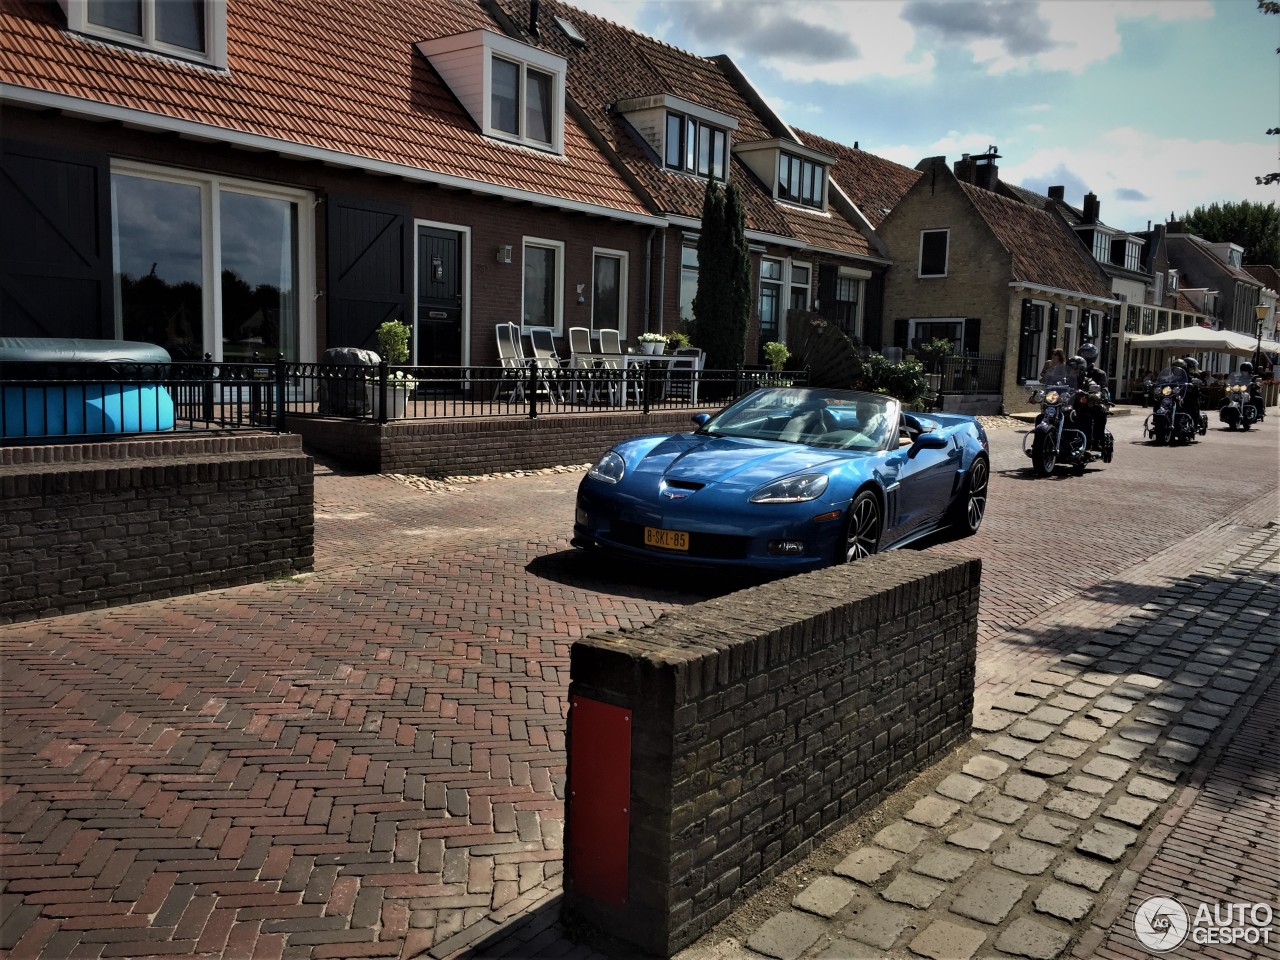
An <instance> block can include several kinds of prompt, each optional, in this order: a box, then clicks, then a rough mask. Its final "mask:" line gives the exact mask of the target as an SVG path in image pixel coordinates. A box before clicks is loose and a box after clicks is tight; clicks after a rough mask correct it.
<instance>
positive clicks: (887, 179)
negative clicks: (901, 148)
mask: <svg viewBox="0 0 1280 960" xmlns="http://www.w3.org/2000/svg"><path fill="white" fill-rule="evenodd" d="M796 133H797V134H798V135H799V137H800V139H801V140H803V141H804V142H805V144H806V145H807V146H810V147H812V148H813V149H815V150H821V151H822V152H823V153H827V154H830V155H831V156H833V157H835V158H836V163H835V166H834V167H832V169H831V176H832V177H833V178H834V179H835V181H836V183H838V184H839V185H840V189H841V190H843V191H844V192H845V195H846V196H848V197H849V199H850V200H852V201H853V202H854V203H855V204H856V205H857V207H858V209H859V210H861V211H862V215H863V216H864V217H866V218H867V222H868V223H870V224H871V226H872V227H875V228H878V227H879V226H880V224H881V223H882V222H883V221H884V218H885V217H886V216H887V215H888V212H889V211H890V210H892V209H893V208H894V207H895V206H896V205H897V203H898V201H899V200H901V199H902V197H903V195H904V194H905V193H906V192H907V191H908V190H910V189H911V185H912V184H914V183H915V182H916V181H917V180H919V179H920V176H921V173H920V171H919V170H915V169H913V168H911V167H904V166H903V165H902V164H900V163H894V162H893V161H892V160H885V159H884V158H883V157H877V156H876V155H875V154H873V153H867V152H866V151H863V150H859V149H858V148H857V147H848V146H845V145H844V144H842V143H837V142H836V141H835V140H828V139H827V138H826V137H820V136H818V135H817V134H816V133H808V132H806V131H804V130H797V131H796Z"/></svg>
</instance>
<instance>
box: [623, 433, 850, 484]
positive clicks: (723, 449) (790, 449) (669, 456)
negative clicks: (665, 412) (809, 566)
mask: <svg viewBox="0 0 1280 960" xmlns="http://www.w3.org/2000/svg"><path fill="white" fill-rule="evenodd" d="M637 453H639V451H637ZM866 456H867V454H865V453H861V452H856V451H839V452H836V451H827V450H815V449H813V448H812V447H805V446H800V445H798V444H794V443H779V442H775V441H771V440H748V439H743V438H740V437H706V436H699V435H697V434H680V435H677V436H673V437H667V438H665V439H663V440H661V441H659V442H658V443H657V444H656V445H654V446H653V447H651V448H650V449H649V450H647V451H645V452H643V453H641V455H640V456H639V457H638V458H637V459H636V460H634V461H633V462H632V463H631V468H630V470H629V471H628V473H629V474H630V476H632V477H633V478H635V479H636V480H637V481H641V482H643V480H649V481H652V480H655V479H660V480H666V481H668V482H671V481H677V482H681V483H687V484H696V485H698V486H706V485H709V484H713V483H714V484H721V485H724V486H741V487H744V488H752V487H757V486H759V485H760V484H762V483H767V482H768V481H770V480H774V479H776V478H778V477H786V476H790V475H791V474H795V473H804V472H806V471H812V472H815V473H827V472H829V471H830V470H831V469H832V468H834V467H839V466H842V465H844V464H847V463H848V462H849V461H850V460H853V459H862V458H864V457H866ZM642 478H643V480H642Z"/></svg>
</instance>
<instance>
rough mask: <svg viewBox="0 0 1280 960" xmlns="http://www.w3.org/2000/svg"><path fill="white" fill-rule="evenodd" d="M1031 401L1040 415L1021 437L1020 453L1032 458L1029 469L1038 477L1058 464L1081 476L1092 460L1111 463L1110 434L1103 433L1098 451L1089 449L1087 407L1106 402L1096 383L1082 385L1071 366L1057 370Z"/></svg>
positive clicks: (1090, 415)
mask: <svg viewBox="0 0 1280 960" xmlns="http://www.w3.org/2000/svg"><path fill="white" fill-rule="evenodd" d="M1030 399H1031V402H1032V403H1039V404H1040V405H1041V406H1040V416H1038V417H1037V418H1036V425H1035V428H1034V429H1033V430H1032V431H1031V432H1029V433H1028V434H1027V435H1026V436H1024V437H1023V438H1022V452H1023V453H1025V454H1026V455H1027V456H1028V457H1030V458H1031V469H1032V470H1034V471H1035V473H1036V475H1037V476H1040V477H1047V476H1049V474H1051V473H1053V471H1054V470H1055V469H1056V468H1057V467H1058V465H1059V464H1062V465H1064V466H1067V467H1069V468H1070V469H1071V471H1072V472H1073V473H1076V474H1081V473H1084V468H1085V467H1086V466H1088V465H1089V464H1090V463H1092V462H1093V461H1095V460H1101V461H1102V462H1103V463H1110V462H1111V457H1112V454H1113V453H1114V451H1115V439H1114V438H1113V437H1112V436H1111V431H1110V430H1104V431H1103V434H1102V437H1101V438H1100V439H1099V442H1098V443H1097V447H1098V449H1097V450H1094V449H1092V447H1093V446H1094V444H1093V443H1092V442H1091V441H1092V437H1091V436H1090V434H1089V431H1090V426H1091V424H1092V423H1093V416H1092V411H1091V410H1090V409H1089V408H1090V406H1091V405H1099V404H1107V403H1108V400H1107V397H1106V395H1105V394H1104V393H1103V391H1102V388H1101V387H1099V386H1098V385H1097V384H1096V383H1093V382H1092V381H1088V382H1087V383H1085V384H1084V385H1083V386H1081V385H1080V383H1079V378H1078V376H1077V375H1076V373H1075V372H1074V371H1073V370H1071V368H1070V367H1057V368H1055V370H1054V371H1052V372H1051V373H1050V374H1049V375H1048V376H1047V377H1045V384H1044V386H1043V387H1042V388H1041V389H1039V390H1037V391H1036V392H1035V393H1033V394H1032V395H1031V398H1030Z"/></svg>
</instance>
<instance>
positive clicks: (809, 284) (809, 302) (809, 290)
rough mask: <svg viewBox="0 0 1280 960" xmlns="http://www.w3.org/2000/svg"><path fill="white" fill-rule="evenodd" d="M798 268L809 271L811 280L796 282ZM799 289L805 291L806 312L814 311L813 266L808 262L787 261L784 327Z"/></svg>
mask: <svg viewBox="0 0 1280 960" xmlns="http://www.w3.org/2000/svg"><path fill="white" fill-rule="evenodd" d="M797 268H799V269H801V270H808V271H809V279H808V280H806V281H804V283H800V282H799V281H797V280H796V278H795V274H796V270H797ZM799 288H803V289H804V308H805V310H812V309H813V264H811V263H809V262H808V261H807V260H788V261H787V299H786V307H787V309H786V310H785V311H783V325H784V326H785V325H786V314H787V312H789V311H790V310H791V309H792V308H791V299H792V297H793V296H794V295H795V291H796V290H797V289H799Z"/></svg>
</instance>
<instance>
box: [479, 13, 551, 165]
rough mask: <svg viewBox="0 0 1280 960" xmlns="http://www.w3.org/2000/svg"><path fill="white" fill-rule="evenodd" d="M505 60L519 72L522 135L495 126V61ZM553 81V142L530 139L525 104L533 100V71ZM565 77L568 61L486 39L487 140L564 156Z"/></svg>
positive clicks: (518, 114)
mask: <svg viewBox="0 0 1280 960" xmlns="http://www.w3.org/2000/svg"><path fill="white" fill-rule="evenodd" d="M494 60H505V61H507V62H508V63H513V64H515V65H516V67H517V68H518V69H519V72H520V79H519V103H518V104H517V105H516V123H517V125H518V127H519V132H518V133H516V134H512V133H511V132H510V131H508V130H500V129H498V127H496V126H495V125H494V116H493V61H494ZM530 69H533V70H536V71H537V72H539V73H544V74H547V75H549V76H550V77H551V103H550V104H549V106H550V108H551V141H550V142H549V143H548V142H547V141H545V140H537V139H534V138H532V137H530V136H529V135H528V132H527V129H526V117H525V104H526V103H528V96H529V70H530ZM564 75H565V61H564V60H562V59H561V58H560V57H557V56H555V55H554V54H549V53H545V52H544V51H541V50H538V49H536V48H534V47H529V46H526V45H525V44H523V43H518V42H516V41H514V40H509V39H507V38H504V37H496V36H492V35H486V36H485V60H484V102H483V110H484V114H483V116H484V120H483V125H484V132H485V135H486V136H490V137H494V138H495V139H498V140H505V141H507V142H508V143H519V144H522V145H523V146H527V147H531V148H533V149H534V150H543V151H551V152H552V153H558V154H563V153H564V100H565V92H564Z"/></svg>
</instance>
